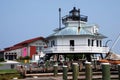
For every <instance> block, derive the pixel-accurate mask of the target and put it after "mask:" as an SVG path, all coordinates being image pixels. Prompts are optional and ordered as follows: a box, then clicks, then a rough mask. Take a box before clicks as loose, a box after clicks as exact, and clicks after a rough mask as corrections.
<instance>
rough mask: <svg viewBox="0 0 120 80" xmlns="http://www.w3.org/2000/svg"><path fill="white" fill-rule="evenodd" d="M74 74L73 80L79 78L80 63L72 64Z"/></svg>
mask: <svg viewBox="0 0 120 80" xmlns="http://www.w3.org/2000/svg"><path fill="white" fill-rule="evenodd" d="M72 71H73V73H72V76H73V80H78V75H79V66H78V63H73V65H72Z"/></svg>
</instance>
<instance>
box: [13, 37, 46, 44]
mask: <svg viewBox="0 0 120 80" xmlns="http://www.w3.org/2000/svg"><path fill="white" fill-rule="evenodd" d="M37 40H43V41H45V42H46V41H47V40H46V39H45V38H43V37H36V38H32V39H29V40H25V41H23V42H20V43H18V44H16V45H14V46H18V45H26V44H29V43H31V42H34V41H37Z"/></svg>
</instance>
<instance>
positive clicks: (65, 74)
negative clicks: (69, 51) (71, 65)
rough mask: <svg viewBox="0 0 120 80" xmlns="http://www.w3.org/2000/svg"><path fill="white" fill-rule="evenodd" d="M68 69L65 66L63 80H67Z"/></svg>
mask: <svg viewBox="0 0 120 80" xmlns="http://www.w3.org/2000/svg"><path fill="white" fill-rule="evenodd" d="M67 72H68V67H67V66H63V80H67Z"/></svg>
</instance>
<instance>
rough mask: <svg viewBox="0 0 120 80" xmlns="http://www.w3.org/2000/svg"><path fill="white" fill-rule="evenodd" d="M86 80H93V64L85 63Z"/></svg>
mask: <svg viewBox="0 0 120 80" xmlns="http://www.w3.org/2000/svg"><path fill="white" fill-rule="evenodd" d="M85 77H86V79H85V80H92V67H91V62H85Z"/></svg>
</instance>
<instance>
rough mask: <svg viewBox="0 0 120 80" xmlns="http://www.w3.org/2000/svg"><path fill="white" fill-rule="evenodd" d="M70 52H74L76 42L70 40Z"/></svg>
mask: <svg viewBox="0 0 120 80" xmlns="http://www.w3.org/2000/svg"><path fill="white" fill-rule="evenodd" d="M70 50H71V51H74V40H70Z"/></svg>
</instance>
